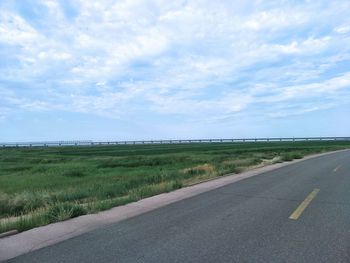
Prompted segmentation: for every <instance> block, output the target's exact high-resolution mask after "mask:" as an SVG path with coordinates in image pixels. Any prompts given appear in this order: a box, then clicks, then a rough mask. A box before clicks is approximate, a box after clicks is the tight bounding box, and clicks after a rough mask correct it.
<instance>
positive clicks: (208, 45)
mask: <svg viewBox="0 0 350 263" xmlns="http://www.w3.org/2000/svg"><path fill="white" fill-rule="evenodd" d="M349 12H350V2H349V1H339V0H338V1H337V0H336V1H258V0H256V1H239V0H237V1H216V2H215V3H214V2H213V1H205V0H203V1H195V0H187V1H185V0H184V1H181V0H180V1H160V0H154V1H147V0H143V1H141V0H120V1H112V0H102V1H79V0H76V1H67V0H60V1H59V0H45V1H44V0H43V1H39V0H21V1H19V0H18V1H13V0H5V1H1V3H0V57H1V61H0V121H1V122H2V123H4V122H5V120H6V119H7V118H14V117H16V116H17V117H18V116H20V115H21V114H24V113H25V114H31V115H30V116H39V115H40V114H41V113H43V112H46V113H50V112H52V116H55V114H56V113H57V112H59V113H67V114H69V113H72V114H85V115H87V116H94V117H93V118H95V117H96V118H101V119H106V120H108V121H115V122H119V121H120V122H123V121H126V122H129V123H134V125H139V124H140V125H141V126H142V125H143V124H142V123H143V122H142V121H144V122H145V123H146V121H147V120H148V121H149V122H152V123H153V124H154V125H155V126H157V127H158V128H160V129H162V128H161V126H162V124H164V119H165V118H166V119H170V120H172V121H167V125H170V126H167V127H175V126H177V124H178V123H179V120H181V123H187V124H188V125H191V123H192V124H193V123H196V124H198V125H203V126H205V125H208V126H207V127H211V126H210V125H216V124H217V123H226V124H227V125H232V124H233V123H234V122H235V121H237V120H244V119H247V120H248V119H257V118H258V119H259V120H261V121H270V120H272V121H273V120H274V119H278V118H288V116H295V115H305V114H308V113H311V112H319V111H323V110H325V109H333V108H339V107H340V108H341V107H343V108H346V107H348V105H349V103H350V67H349V66H350V18H349V15H348V14H349ZM163 128H164V127H163ZM164 129H165V131H164V133H161V134H163V135H164V134H167V131H166V130H167V128H166V127H165V128H164ZM286 129H287V127H286ZM185 130H186V129H185ZM129 133H132V131H129ZM282 133H283V132H282ZM179 134H180V135H182V134H181V132H180V133H179ZM238 135H243V134H238ZM281 135H283V134H281ZM155 136H156V135H155Z"/></svg>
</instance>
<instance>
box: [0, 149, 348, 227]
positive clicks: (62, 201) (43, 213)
mask: <svg viewBox="0 0 350 263" xmlns="http://www.w3.org/2000/svg"><path fill="white" fill-rule="evenodd" d="M349 147H350V142H294V143H293V142H283V143H242V144H238V143H223V144H179V145H135V146H133V145H118V146H101V147H100V146H95V147H86V146H85V147H52V148H51V147H49V148H6V149H0V233H1V232H4V231H7V230H10V229H13V228H14V229H18V230H19V231H23V230H26V229H30V228H32V227H35V226H40V225H45V224H48V223H51V222H57V221H61V220H66V219H68V218H72V217H75V216H79V215H83V214H87V213H93V212H97V211H101V210H105V209H109V208H111V207H114V206H118V205H123V204H126V203H128V202H132V201H136V200H139V199H141V198H145V197H149V196H152V195H156V194H159V193H163V192H168V191H172V190H174V189H178V188H181V187H182V186H186V185H189V184H192V183H194V182H199V181H202V180H206V179H209V178H214V177H217V176H222V175H225V174H228V173H239V172H241V171H242V170H245V169H249V168H250V167H256V166H259V165H260V166H261V165H265V164H268V163H273V162H277V161H290V160H293V159H297V158H301V157H303V156H305V155H307V154H311V153H318V152H322V151H330V150H337V149H344V148H349Z"/></svg>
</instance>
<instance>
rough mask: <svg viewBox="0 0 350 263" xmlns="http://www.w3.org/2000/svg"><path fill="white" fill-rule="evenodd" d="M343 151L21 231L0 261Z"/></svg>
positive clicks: (2, 248)
mask: <svg viewBox="0 0 350 263" xmlns="http://www.w3.org/2000/svg"><path fill="white" fill-rule="evenodd" d="M349 150H350V149H343V150H338V151H332V152H325V153H319V154H313V155H309V156H306V157H304V158H302V159H297V160H293V161H289V162H283V163H276V164H272V165H267V166H264V167H261V168H257V169H253V170H249V171H246V172H243V173H240V174H228V175H225V176H221V177H218V178H215V179H212V180H209V181H205V182H201V183H197V184H194V185H191V186H187V187H183V188H181V189H178V190H175V191H172V192H169V193H163V194H159V195H155V196H152V197H148V198H145V199H141V200H139V201H137V202H133V203H129V204H126V205H123V206H118V207H114V208H112V209H110V210H106V211H102V212H99V213H97V214H89V215H84V216H80V217H76V218H73V219H69V220H67V221H62V222H57V223H53V224H49V225H46V226H42V227H37V228H33V229H31V230H28V231H25V232H21V233H19V234H16V235H13V236H8V237H4V238H1V239H0V261H5V260H9V259H11V258H14V257H17V256H20V255H23V254H26V253H29V252H32V251H35V250H38V249H40V248H43V247H47V246H51V245H54V244H57V243H59V242H62V241H64V240H67V239H70V238H73V237H76V236H79V235H81V234H84V233H87V232H90V231H92V230H95V229H98V228H100V227H103V226H106V225H109V224H113V223H117V222H120V221H122V220H125V219H128V218H131V217H135V216H138V215H141V214H143V213H146V212H149V211H152V210H155V209H157V208H161V207H164V206H166V205H169V204H172V203H175V202H178V201H181V200H184V199H187V198H190V197H193V196H196V195H199V194H201V193H204V192H208V191H211V190H214V189H217V188H220V187H223V186H226V185H229V184H232V183H235V182H238V181H241V180H244V179H247V178H250V177H253V176H256V175H259V174H263V173H266V172H270V171H274V170H277V169H279V168H282V167H285V166H288V165H292V164H295V163H299V162H303V161H306V160H309V159H313V158H318V157H321V156H325V155H330V154H334V153H339V152H344V151H349Z"/></svg>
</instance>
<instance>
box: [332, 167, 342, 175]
mask: <svg viewBox="0 0 350 263" xmlns="http://www.w3.org/2000/svg"><path fill="white" fill-rule="evenodd" d="M340 167H341V165H338V166H337V167H335V169H334V170H333V172H335V173H336V172H337V171H338V169H339V168H340Z"/></svg>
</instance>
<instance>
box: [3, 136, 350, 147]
mask: <svg viewBox="0 0 350 263" xmlns="http://www.w3.org/2000/svg"><path fill="white" fill-rule="evenodd" d="M296 141H350V137H287V138H277V137H273V138H240V139H189V140H182V139H181V140H144V141H141V140H138V141H92V140H84V141H81V140H78V141H44V142H4V143H0V147H53V146H94V145H95V146H98V145H136V144H137V145H140V144H184V143H242V142H296Z"/></svg>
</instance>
